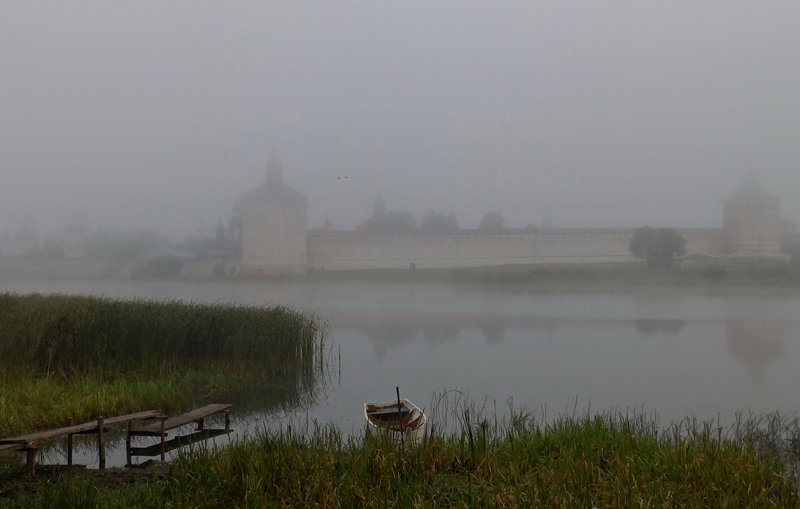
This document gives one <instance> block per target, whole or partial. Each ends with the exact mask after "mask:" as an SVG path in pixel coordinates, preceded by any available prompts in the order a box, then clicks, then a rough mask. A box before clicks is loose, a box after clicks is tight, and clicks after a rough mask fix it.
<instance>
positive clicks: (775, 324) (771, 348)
mask: <svg viewBox="0 0 800 509" xmlns="http://www.w3.org/2000/svg"><path fill="white" fill-rule="evenodd" d="M785 333H786V330H785V326H784V323H783V322H781V321H775V320H728V321H727V322H725V339H726V344H727V347H728V352H729V353H730V354H731V355H733V356H734V357H736V358H738V359H740V360H742V361H744V363H745V364H747V367H748V368H749V370H750V376H751V377H752V378H753V379H754V380H763V379H764V372H765V370H766V367H767V364H769V363H770V362H772V361H773V360H775V359H777V358H778V357H781V356H782V355H784V353H785V350H786V348H785V345H784V335H785Z"/></svg>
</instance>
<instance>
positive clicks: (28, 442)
mask: <svg viewBox="0 0 800 509" xmlns="http://www.w3.org/2000/svg"><path fill="white" fill-rule="evenodd" d="M160 416H161V412H159V411H158V410H146V411H143V412H136V413H133V414H127V415H120V416H116V417H109V418H104V417H102V416H100V417H98V418H97V420H95V421H88V422H84V423H81V424H73V425H71V426H64V427H61V428H54V429H48V430H44V431H34V432H33V433H27V434H25V435H19V436H16V437H9V438H2V439H0V452H12V451H19V450H22V451H25V452H26V453H27V464H28V473H29V474H30V476H31V477H33V476H34V475H35V472H36V451H37V450H38V449H39V443H40V442H42V441H45V440H50V439H56V438H61V437H64V436H66V437H67V465H72V437H73V436H74V435H81V434H87V433H95V434H97V448H98V456H99V466H100V468H105V466H106V449H105V442H104V437H103V435H104V434H105V433H106V432H107V431H108V429H109V428H108V427H109V426H113V425H116V424H128V425H130V423H132V422H134V421H139V420H143V419H155V418H158V417H160Z"/></svg>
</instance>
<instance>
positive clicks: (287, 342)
mask: <svg viewBox="0 0 800 509" xmlns="http://www.w3.org/2000/svg"><path fill="white" fill-rule="evenodd" d="M321 332H322V330H321V325H320V322H319V321H318V320H316V319H315V317H314V316H313V315H309V314H305V313H301V312H298V311H294V310H291V309H289V308H286V307H282V306H277V307H271V308H259V307H254V306H231V305H216V304H197V303H183V302H177V301H166V302H154V301H144V300H137V301H121V300H112V299H106V298H98V297H81V296H60V295H48V296H45V295H37V294H34V295H26V296H19V295H14V294H8V293H6V294H0V366H1V367H2V368H3V369H5V370H10V371H13V370H15V369H19V368H22V369H25V370H28V369H30V368H33V369H35V370H36V371H37V372H38V373H40V374H47V375H55V376H60V377H71V376H80V375H83V374H85V373H86V372H99V373H103V374H107V375H110V376H113V375H115V374H119V373H128V372H139V373H146V374H151V375H152V374H156V375H159V374H164V373H171V372H173V371H174V370H175V369H181V370H182V369H186V368H190V369H192V368H200V367H201V368H206V367H216V368H225V367H231V366H236V367H240V366H242V363H245V364H247V365H251V364H252V365H256V366H258V367H259V368H261V369H264V368H266V369H265V371H267V372H270V373H275V374H276V375H285V374H290V373H294V372H295V371H294V365H295V364H296V363H297V362H298V360H302V361H303V362H313V361H319V358H320V356H319V354H320V348H321V345H320V341H319V340H320V335H321Z"/></svg>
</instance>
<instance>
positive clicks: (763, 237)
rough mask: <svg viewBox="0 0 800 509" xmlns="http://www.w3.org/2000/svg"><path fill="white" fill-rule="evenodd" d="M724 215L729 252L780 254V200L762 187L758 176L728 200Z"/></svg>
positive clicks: (750, 254)
mask: <svg viewBox="0 0 800 509" xmlns="http://www.w3.org/2000/svg"><path fill="white" fill-rule="evenodd" d="M722 215H723V234H724V237H725V250H726V251H727V252H728V253H736V254H742V255H747V256H764V255H766V256H774V255H778V254H779V253H780V247H781V246H780V200H778V198H777V197H775V196H773V195H771V194H769V193H768V192H766V191H764V190H763V189H761V188H760V187H759V186H758V183H757V181H756V179H755V177H753V176H750V177H748V178H747V179H745V183H744V186H743V187H742V189H740V190H739V191H737V192H735V193H734V194H732V195H731V196H729V197H728V198H726V199H725V203H724V206H723V214H722Z"/></svg>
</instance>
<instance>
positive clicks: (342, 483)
mask: <svg viewBox="0 0 800 509" xmlns="http://www.w3.org/2000/svg"><path fill="white" fill-rule="evenodd" d="M493 429H494V431H492V430H493ZM729 431H730V430H729ZM762 431H763V430H762ZM762 439H763V433H761V434H759V432H758V430H757V428H749V429H748V430H742V429H740V430H739V431H738V432H737V433H736V434H734V435H730V433H727V432H726V433H722V432H720V431H719V430H718V429H716V428H713V427H710V426H707V425H697V424H684V425H683V426H681V427H675V428H671V429H668V430H666V431H660V430H659V428H658V426H656V425H655V423H653V422H650V421H648V420H647V419H646V418H643V417H641V416H629V415H620V414H605V415H594V416H585V417H581V418H562V419H559V420H558V421H556V422H554V423H551V424H547V425H544V424H541V423H534V422H529V421H526V420H525V419H524V418H522V419H517V420H516V421H515V422H513V423H512V424H509V425H505V426H502V427H500V428H497V429H496V428H494V426H489V425H487V424H486V423H485V422H482V423H476V424H475V425H470V426H469V427H464V428H462V430H461V431H460V432H455V433H453V434H450V435H444V436H440V435H435V436H433V437H428V438H427V439H426V440H424V441H422V442H421V443H419V444H404V445H401V444H399V443H397V442H393V441H391V440H388V439H386V438H385V437H383V436H382V435H373V434H371V433H367V434H366V435H365V436H363V437H360V438H352V437H345V436H343V435H342V434H341V433H340V432H339V431H337V430H336V429H334V428H331V427H322V428H316V429H314V430H312V431H310V432H308V433H300V432H298V431H296V430H293V429H291V428H284V429H282V430H279V431H275V432H271V433H266V434H264V435H263V436H260V437H257V438H256V439H252V440H243V441H239V442H237V443H234V444H231V445H229V446H226V447H225V448H224V449H222V450H221V451H207V450H199V451H196V452H194V453H191V454H187V455H184V456H182V457H181V458H179V459H178V460H176V461H175V462H174V463H173V464H172V465H171V466H170V469H169V474H168V475H167V476H166V477H165V478H163V479H156V480H153V481H152V482H145V483H139V484H134V485H131V486H126V487H109V486H104V485H96V484H91V483H90V482H89V481H88V480H87V479H82V478H79V479H77V480H76V479H75V478H72V477H71V478H64V479H62V480H60V481H57V482H55V483H54V484H50V485H46V486H43V487H41V489H40V490H39V491H38V492H37V493H35V494H33V495H29V496H23V497H17V498H15V499H14V500H12V501H10V504H9V507H54V506H58V504H68V503H73V502H74V501H80V502H81V503H82V504H88V506H91V507H126V506H127V504H134V505H136V506H137V507H165V506H166V507H176V508H180V507H567V508H572V507H798V506H800V502H799V501H798V493H797V478H796V477H795V472H794V470H793V469H791V468H787V465H790V464H791V462H790V461H788V460H787V457H785V456H782V455H780V454H776V453H775V452H774V451H773V452H768V451H766V452H765V450H763V447H762V446H763V440H762ZM792 458H794V459H795V460H796V457H794V456H793V457H792ZM53 504H56V505H53Z"/></svg>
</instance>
